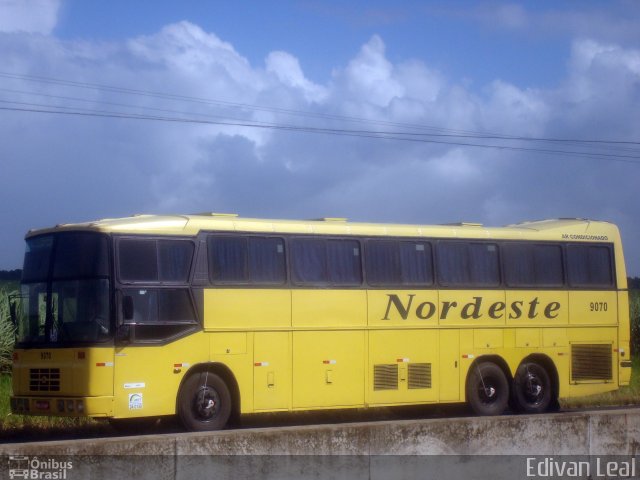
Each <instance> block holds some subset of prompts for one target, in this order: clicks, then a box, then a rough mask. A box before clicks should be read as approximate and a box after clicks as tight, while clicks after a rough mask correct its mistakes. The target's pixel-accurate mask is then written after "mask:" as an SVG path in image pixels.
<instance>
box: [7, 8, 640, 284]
mask: <svg viewBox="0 0 640 480" xmlns="http://www.w3.org/2000/svg"><path fill="white" fill-rule="evenodd" d="M639 24H640V3H638V2H635V1H631V0H629V1H612V2H596V1H581V2H562V1H553V2H552V1H535V2H471V1H456V2H429V1H421V2H414V1H404V2H403V1H395V2H383V1H368V2H364V1H356V2H338V1H331V2H327V1H314V0H308V1H280V2H258V1H256V2H242V3H239V2H221V1H208V2H205V1H195V0H186V1H180V2H169V1H165V2H163V1H151V0H137V1H133V2H132V1H123V0H112V1H109V2H102V1H97V0H0V58H2V59H3V62H2V66H1V67H0V107H3V108H4V109H2V110H0V162H1V163H2V166H3V172H4V175H3V177H4V178H6V179H11V180H10V181H8V182H5V185H4V186H3V188H2V189H0V202H1V204H2V205H4V206H5V207H4V208H3V210H1V211H0V221H2V225H4V226H5V227H4V228H3V229H2V231H0V245H1V246H0V269H2V268H16V267H20V264H21V256H22V250H23V236H24V233H25V232H26V231H27V230H28V229H29V228H34V227H43V226H49V225H54V224H57V223H64V222H73V221H83V220H90V219H95V218H102V217H114V216H124V215H129V214H134V213H188V212H198V211H229V212H237V213H239V214H241V215H245V216H259V217H276V218H280V217H284V218H314V217H319V216H341V217H349V218H351V219H354V220H362V221H380V222H387V221H395V222H410V223H442V222H453V221H461V220H464V221H477V222H482V223H486V224H488V225H503V224H509V223H515V222H519V221H524V220H534V219H540V218H555V217H587V218H595V219H604V220H610V221H612V222H615V223H617V224H618V225H619V226H620V228H621V230H622V233H623V238H624V241H625V243H626V247H627V265H628V270H629V273H630V274H632V275H640V241H638V239H639V238H640V212H639V211H638V208H637V205H638V201H637V200H638V195H637V184H638V180H640V144H639V142H640V115H638V110H639V109H638V107H639V106H640V29H638V28H637V25H639ZM34 110H36V111H34ZM43 110H46V111H47V112H57V113H43V112H42V111H43ZM105 115H106V116H105ZM114 116H117V117H119V118H114ZM132 116H137V117H140V116H142V117H144V119H141V118H137V119H134V118H131V117H132ZM158 116H161V117H163V119H162V120H160V119H158V118H155V119H151V118H150V117H158ZM123 117H126V118H123ZM203 120H204V121H206V122H207V123H201V122H202V121H203ZM220 121H223V122H226V124H224V125H221V124H220V123H219V122H220ZM229 123H234V125H230V124H229ZM239 123H242V124H243V125H244V126H241V125H238V124H239ZM247 124H252V125H253V126H251V127H247V126H246V125H247ZM283 126H287V127H293V128H294V130H293V131H292V130H282V129H280V127H283ZM265 127H267V128H265ZM273 127H278V128H273ZM301 129H306V130H304V131H301ZM309 129H331V130H332V132H336V131H339V132H342V133H345V130H351V131H352V132H351V133H350V135H348V136H345V135H336V134H335V133H333V134H327V133H323V134H320V133H317V130H316V133H310V130H309ZM353 130H357V131H359V132H360V133H357V134H356V133H355V132H353ZM363 131H364V132H366V133H365V134H363V133H362V132H363ZM390 131H391V132H394V134H393V135H391V136H392V137H394V138H392V139H389V138H387V139H380V138H372V137H380V136H381V135H382V133H381V132H390ZM434 133H437V134H439V135H443V134H444V135H445V136H444V137H442V136H439V137H434V136H432V135H433V134H434ZM488 133H490V134H492V135H490V136H492V137H495V136H496V134H497V136H501V137H504V136H511V137H518V138H521V137H526V138H527V140H513V139H504V138H500V139H496V138H491V139H490V138H486V137H487V134H488ZM409 134H411V135H413V136H412V137H411V138H409V137H410V135H409ZM416 134H420V135H421V136H419V137H417V136H416ZM425 134H430V135H431V136H425ZM461 134H464V136H460V135H461ZM363 135H364V136H363ZM469 135H471V136H472V137H473V138H471V137H470V136H469ZM383 136H387V137H388V136H389V135H388V134H387V135H383ZM416 138H419V139H420V141H419V142H417V141H415V140H416ZM549 138H553V139H563V140H577V141H578V142H573V141H572V142H568V141H563V142H549V141H543V139H549ZM594 139H596V140H605V141H607V142H609V141H615V142H630V143H602V144H593V143H584V141H591V140H594ZM442 142H445V143H442ZM463 144H473V145H476V146H470V145H463ZM477 145H482V146H477ZM495 147H501V148H495ZM543 150H544V151H543Z"/></svg>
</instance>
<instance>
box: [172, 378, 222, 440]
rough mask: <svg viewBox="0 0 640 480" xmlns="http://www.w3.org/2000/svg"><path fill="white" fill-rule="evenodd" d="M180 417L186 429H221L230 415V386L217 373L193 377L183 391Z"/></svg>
mask: <svg viewBox="0 0 640 480" xmlns="http://www.w3.org/2000/svg"><path fill="white" fill-rule="evenodd" d="M178 415H179V417H180V421H181V422H182V424H183V425H184V427H185V428H186V429H187V430H191V431H207V430H221V429H222V428H224V427H225V425H226V424H227V421H228V420H229V416H230V415H231V394H230V393H229V388H228V387H227V384H226V383H225V382H224V380H222V379H221V378H220V377H219V376H218V375H216V374H215V373H211V372H201V373H196V374H194V375H191V376H190V377H189V378H187V380H185V382H184V385H183V386H182V389H181V390H180V397H179V399H178Z"/></svg>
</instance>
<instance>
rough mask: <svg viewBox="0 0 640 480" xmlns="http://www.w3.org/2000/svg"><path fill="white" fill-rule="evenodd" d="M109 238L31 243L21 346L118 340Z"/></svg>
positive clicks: (61, 237) (74, 236)
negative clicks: (111, 298)
mask: <svg viewBox="0 0 640 480" xmlns="http://www.w3.org/2000/svg"><path fill="white" fill-rule="evenodd" d="M108 263H109V262H108V247H107V239H106V237H104V236H102V235H98V234H93V233H84V232H77V233H67V232H65V233H60V234H53V235H45V236H41V237H35V238H33V239H28V240H27V253H26V255H25V262H24V270H23V278H22V285H21V295H20V297H21V298H20V300H21V301H20V305H19V307H18V309H17V312H16V313H17V339H16V340H17V343H18V344H19V345H22V346H29V345H43V344H48V345H51V344H60V345H64V344H70V343H87V342H88V343H92V342H104V341H107V340H109V339H110V338H112V333H113V322H112V319H111V311H110V308H109V306H110V284H109V271H108Z"/></svg>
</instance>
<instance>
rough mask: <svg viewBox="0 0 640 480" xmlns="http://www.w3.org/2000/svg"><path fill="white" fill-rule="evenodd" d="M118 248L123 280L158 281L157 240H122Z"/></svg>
mask: <svg viewBox="0 0 640 480" xmlns="http://www.w3.org/2000/svg"><path fill="white" fill-rule="evenodd" d="M118 246H119V251H118V254H119V256H118V258H119V266H120V279H121V280H124V281H134V282H135V281H139V282H144V281H149V282H156V281H158V258H157V251H156V241H155V240H121V241H120V243H119V244H118Z"/></svg>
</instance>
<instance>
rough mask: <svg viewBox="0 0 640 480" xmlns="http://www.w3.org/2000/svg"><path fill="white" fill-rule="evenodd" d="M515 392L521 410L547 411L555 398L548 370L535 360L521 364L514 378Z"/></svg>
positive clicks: (515, 398) (529, 411)
mask: <svg viewBox="0 0 640 480" xmlns="http://www.w3.org/2000/svg"><path fill="white" fill-rule="evenodd" d="M513 393H514V395H513V396H514V400H515V403H516V407H517V408H518V410H520V411H521V412H526V413H542V412H546V411H547V410H548V409H549V407H550V406H551V403H552V400H553V392H552V387H551V379H550V378H549V374H548V373H547V370H546V369H545V368H544V367H543V366H541V365H539V364H537V363H535V362H526V363H522V364H520V366H519V367H518V370H517V372H516V376H515V378H514V380H513Z"/></svg>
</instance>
